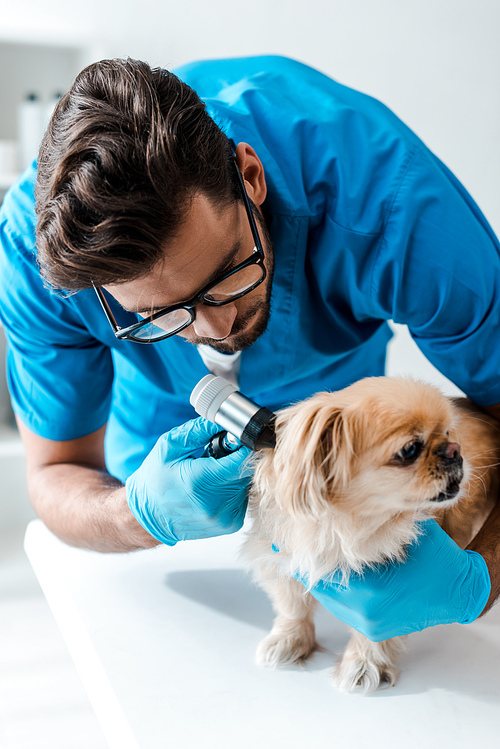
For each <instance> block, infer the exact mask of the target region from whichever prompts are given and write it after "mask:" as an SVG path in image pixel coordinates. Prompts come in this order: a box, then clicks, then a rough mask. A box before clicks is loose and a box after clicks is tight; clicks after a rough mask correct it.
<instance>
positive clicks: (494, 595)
mask: <svg viewBox="0 0 500 749" xmlns="http://www.w3.org/2000/svg"><path fill="white" fill-rule="evenodd" d="M483 411H486V413H488V414H489V415H490V416H493V418H494V419H496V420H497V421H498V428H499V429H500V403H498V404H496V405H495V406H488V407H486V408H483ZM467 548H468V549H471V550H472V551H477V552H479V554H481V556H482V557H484V560H485V562H486V564H487V565H488V570H489V573H490V579H491V593H490V597H489V598H488V602H487V604H486V606H485V607H484V610H483V613H482V614H481V616H483V615H484V614H486V613H487V612H488V611H489V610H490V609H491V607H492V606H493V604H494V603H495V601H496V600H497V599H498V598H499V596H500V497H499V498H497V504H496V506H495V507H494V509H493V511H492V512H491V513H490V516H489V517H488V519H487V520H486V522H485V524H484V525H483V527H482V528H481V530H480V531H479V533H478V534H477V535H476V536H475V538H474V539H473V540H472V541H471V543H470V544H469V546H468V547H467Z"/></svg>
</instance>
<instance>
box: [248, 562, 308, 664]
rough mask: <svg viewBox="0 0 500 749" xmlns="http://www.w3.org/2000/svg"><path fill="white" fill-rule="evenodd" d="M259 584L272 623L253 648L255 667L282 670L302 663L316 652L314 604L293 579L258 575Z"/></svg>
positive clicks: (299, 584) (300, 585) (302, 587)
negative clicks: (270, 606)
mask: <svg viewBox="0 0 500 749" xmlns="http://www.w3.org/2000/svg"><path fill="white" fill-rule="evenodd" d="M259 584H260V585H261V587H263V588H264V590H265V591H266V592H267V594H268V595H269V597H270V599H271V601H272V604H273V608H274V611H275V613H276V615H277V616H276V619H275V620H274V624H273V628H272V630H271V632H270V633H269V634H268V635H267V637H265V638H264V639H263V640H262V642H261V643H260V644H259V646H258V648H257V663H259V664H260V665H262V666H273V667H275V666H286V665H289V664H292V663H297V662H299V661H302V660H304V659H306V658H307V657H308V656H309V655H311V653H312V652H313V651H314V649H315V648H316V637H315V631H314V620H313V616H314V609H315V605H316V601H315V600H314V598H313V597H312V596H311V595H310V593H307V592H306V591H305V589H304V586H303V585H302V584H301V583H299V582H297V580H294V579H293V578H287V579H283V578H279V577H275V576H272V575H271V574H270V573H269V571H268V573H267V574H266V575H263V574H261V575H259Z"/></svg>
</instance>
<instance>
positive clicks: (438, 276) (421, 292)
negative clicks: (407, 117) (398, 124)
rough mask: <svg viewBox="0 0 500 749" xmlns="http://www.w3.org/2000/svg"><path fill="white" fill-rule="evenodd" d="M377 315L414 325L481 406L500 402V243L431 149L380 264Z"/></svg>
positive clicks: (416, 160)
mask: <svg viewBox="0 0 500 749" xmlns="http://www.w3.org/2000/svg"><path fill="white" fill-rule="evenodd" d="M370 299H371V303H372V305H373V307H372V313H373V314H374V315H376V316H379V317H385V318H386V319H393V320H394V321H395V322H398V323H403V324H406V325H407V326H408V328H409V331H410V333H411V335H412V337H413V338H414V340H415V341H416V343H417V344H418V346H419V348H420V349H421V350H422V352H423V353H424V355H425V356H426V357H427V359H428V360H429V361H430V362H431V363H432V364H433V365H434V366H435V367H437V369H439V370H440V371H441V372H442V373H443V374H444V375H445V376H446V377H448V378H449V379H450V380H451V381H452V382H454V383H455V384H456V385H457V386H458V387H459V388H460V389H461V390H462V391H463V392H465V393H466V394H467V395H468V396H469V397H470V398H471V399H472V400H474V401H475V402H476V403H478V404H479V405H485V406H486V405H491V404H493V403H498V402H500V345H499V338H500V246H499V242H498V240H497V238H496V237H495V235H494V233H493V231H492V229H491V227H490V226H489V224H488V222H487V221H486V219H485V217H484V216H483V215H482V213H481V211H480V210H479V208H478V207H477V205H476V204H475V203H474V201H473V200H472V198H471V197H470V195H469V194H468V193H467V191H466V190H465V188H464V187H463V186H462V185H461V183H460V182H459V181H458V180H457V179H456V177H454V175H453V174H452V173H451V172H450V171H449V170H448V169H447V168H446V167H445V166H444V165H443V164H442V163H441V162H440V161H439V160H438V159H437V158H436V157H435V156H433V154H432V153H430V152H429V151H428V150H427V149H425V148H424V147H422V148H421V149H418V150H417V151H416V152H415V153H414V155H413V159H412V160H411V162H410V163H409V164H408V167H407V169H406V172H405V174H404V175H403V177H402V179H401V182H400V184H399V187H398V189H397V191H396V193H395V197H394V199H393V201H392V204H391V206H390V211H389V213H388V216H387V220H386V224H385V227H384V232H383V235H382V237H381V239H380V241H379V244H378V248H377V254H376V259H375V262H374V264H373V272H372V278H371V288H370Z"/></svg>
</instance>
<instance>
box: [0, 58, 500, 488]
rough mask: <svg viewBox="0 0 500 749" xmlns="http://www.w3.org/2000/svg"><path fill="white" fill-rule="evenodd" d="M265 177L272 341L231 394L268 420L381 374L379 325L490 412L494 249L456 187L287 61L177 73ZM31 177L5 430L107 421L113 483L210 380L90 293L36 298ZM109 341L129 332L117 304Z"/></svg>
mask: <svg viewBox="0 0 500 749" xmlns="http://www.w3.org/2000/svg"><path fill="white" fill-rule="evenodd" d="M175 72H176V73H177V74H178V75H179V77H180V78H182V79H183V80H185V81H186V82H187V83H188V84H189V85H190V86H192V88H194V89H195V90H196V91H197V92H198V93H199V95H200V96H201V97H202V98H203V99H204V100H205V102H206V105H207V108H208V111H209V113H210V115H211V116H212V117H213V118H214V120H215V121H216V122H217V123H218V124H219V125H220V127H221V128H222V129H223V130H224V131H225V132H226V134H227V135H228V136H229V137H230V138H232V139H233V140H234V141H235V142H236V143H238V142H240V141H245V142H247V143H249V144H250V145H251V146H252V147H253V148H254V149H255V151H256V152H257V154H258V156H259V157H260V159H261V161H262V163H263V165H264V170H265V175H266V181H267V186H268V197H267V198H266V201H265V211H266V216H267V217H268V223H269V229H270V233H271V236H272V239H273V242H274V248H275V263H276V270H275V279H274V285H273V293H272V308H271V310H272V311H271V318H270V321H269V326H268V329H267V330H266V332H265V333H264V334H263V335H262V336H261V338H259V339H258V341H257V342H256V343H255V344H254V345H253V346H251V347H250V348H249V349H247V350H245V351H244V352H243V354H242V358H241V370H240V389H241V390H242V392H244V393H246V394H247V395H248V396H249V397H250V398H252V399H254V400H256V401H257V402H258V403H260V404H262V405H265V406H267V407H269V408H271V409H273V410H275V409H277V408H280V407H282V406H284V405H286V404H288V403H290V402H293V401H295V400H298V399H301V398H304V397H306V396H308V395H310V394H312V393H314V392H316V391H318V390H324V389H327V390H335V389H339V388H342V387H345V386H346V385H348V384H349V383H351V382H353V381H355V380H357V379H359V378H361V377H365V376H368V375H380V374H383V372H384V363H385V349H386V345H387V342H388V340H389V338H390V331H389V328H388V326H387V323H386V321H387V320H389V319H393V320H395V321H396V322H399V323H405V324H407V325H408V327H409V329H410V332H411V334H412V336H413V337H414V339H415V340H416V342H417V344H418V345H419V347H420V348H421V350H422V351H423V353H424V354H425V356H426V357H427V358H428V359H429V360H430V361H431V362H432V363H433V364H434V365H435V366H436V367H437V368H438V369H439V370H440V371H441V372H442V373H443V374H445V375H446V376H447V377H448V378H449V379H450V380H452V381H453V382H455V383H456V384H457V385H458V387H459V388H461V389H462V390H463V391H464V392H465V393H467V394H468V395H469V396H470V397H471V398H472V399H473V400H474V401H476V402H477V403H479V404H480V405H490V404H492V403H497V402H500V345H498V344H499V331H500V293H499V291H500V248H499V243H498V240H497V239H496V237H495V235H494V234H493V232H492V230H491V228H490V226H489V225H488V223H487V221H486V219H485V218H484V216H483V215H482V213H481V212H480V210H479V208H478V207H477V205H476V204H475V203H474V201H473V200H472V198H471V197H470V195H469V194H468V193H467V192H466V190H465V189H464V187H463V186H462V185H461V184H460V182H459V181H458V180H457V179H456V178H455V177H454V176H453V174H452V173H451V172H450V171H449V170H448V169H447V168H446V166H444V165H443V164H442V163H441V162H440V161H439V159H438V158H436V156H434V155H433V154H432V153H431V152H430V151H429V149H428V148H426V146H425V145H424V144H423V143H422V142H421V141H420V140H419V139H418V138H417V136H416V135H415V134H414V133H413V132H412V131H411V130H409V129H408V128H407V127H406V126H405V125H404V124H403V123H402V122H401V121H400V120H399V119H398V118H397V117H396V116H395V115H394V114H393V113H392V112H391V111H390V110H389V109H387V108H386V107H385V106H383V105H382V104H381V103H380V102H378V101H376V100H375V99H373V98H370V97H368V96H366V95H363V94H361V93H358V92H356V91H353V90H351V89H349V88H346V87H345V86H342V85H340V84H338V83H336V82H335V81H332V80H331V79H330V78H328V77H326V76H324V75H322V74H321V73H319V72H317V71H315V70H313V69H311V68H309V67H307V66H305V65H302V64H300V63H298V62H295V61H293V60H289V59H285V58H282V57H274V56H271V57H252V58H246V59H233V60H210V61H206V62H198V63H193V64H191V65H187V66H184V67H182V68H180V69H178V70H176V71H175ZM34 181H35V165H33V167H32V168H31V169H28V170H27V171H26V172H25V174H24V175H23V176H22V177H21V179H20V180H19V182H18V183H17V184H16V185H15V186H14V187H13V188H12V189H11V190H10V191H9V193H8V194H7V196H6V198H5V201H4V204H3V207H2V210H1V214H0V242H1V247H2V252H1V255H0V274H1V290H0V315H1V320H2V322H3V324H4V326H5V329H6V333H7V336H8V341H9V354H8V381H9V385H10V390H11V394H12V403H13V408H14V410H15V412H16V413H17V414H18V415H19V417H20V418H21V420H22V421H23V422H24V423H25V424H26V425H27V426H28V427H29V428H30V429H31V430H32V431H33V432H35V433H36V434H39V435H41V436H43V437H47V438H49V439H54V440H67V439H73V438H76V437H80V436H83V435H85V434H89V433H91V432H93V431H94V430H96V429H98V428H99V427H101V426H102V425H103V424H104V423H105V422H106V421H108V429H107V433H106V456H107V462H108V468H109V470H110V472H111V473H112V474H113V475H115V476H117V477H118V478H120V479H122V480H124V479H125V478H126V477H127V476H128V475H129V474H130V473H131V472H132V471H133V470H135V468H137V467H138V465H139V464H140V463H141V462H142V460H143V459H144V457H145V455H146V454H147V453H148V452H149V450H150V449H151V448H152V447H153V445H154V443H155V441H156V439H157V438H158V436H159V435H160V434H162V433H163V432H165V431H168V430H169V429H170V428H171V427H173V426H174V425H176V424H179V423H181V422H184V421H185V420H187V419H189V418H192V417H194V416H195V413H194V411H193V410H192V408H191V406H190V405H189V394H190V392H191V390H192V388H193V387H194V385H195V384H196V383H197V382H198V380H199V379H200V378H201V377H203V376H204V375H205V374H207V369H206V367H205V365H204V364H203V362H202V360H201V358H200V356H199V354H198V352H197V350H196V348H195V347H194V346H192V345H191V344H189V343H187V342H186V341H184V340H183V339H181V338H178V337H173V338H170V339H168V340H166V341H162V342H160V343H156V344H154V345H150V346H144V345H140V344H135V343H133V342H130V341H121V342H120V341H117V340H116V339H115V337H114V335H113V333H112V331H111V329H110V328H109V325H108V323H107V321H106V319H105V318H104V315H103V312H102V310H101V308H100V306H99V303H98V300H97V298H96V297H95V294H94V292H93V291H90V290H89V291H82V292H79V293H77V294H74V295H73V296H71V297H69V298H63V297H62V296H60V295H58V294H57V293H54V292H52V291H51V290H49V289H47V288H44V285H43V283H42V281H41V279H40V276H39V273H38V271H37V266H36V251H35V239H34V235H35V214H34V195H33V193H34ZM111 304H112V308H113V312H114V314H115V316H116V319H117V320H118V322H119V324H121V325H128V324H131V323H132V322H134V321H135V319H136V317H135V316H134V315H132V314H130V313H126V312H124V311H123V310H122V309H121V308H120V306H119V305H118V304H117V303H115V302H114V300H112V301H111Z"/></svg>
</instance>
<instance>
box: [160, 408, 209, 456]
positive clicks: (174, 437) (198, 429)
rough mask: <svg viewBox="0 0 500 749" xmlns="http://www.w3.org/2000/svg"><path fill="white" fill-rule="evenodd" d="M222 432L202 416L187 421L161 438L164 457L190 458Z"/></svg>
mask: <svg viewBox="0 0 500 749" xmlns="http://www.w3.org/2000/svg"><path fill="white" fill-rule="evenodd" d="M220 431H221V430H220V427H219V426H218V425H217V424H214V423H213V422H211V421H207V419H204V418H203V417H202V416H199V417H198V418H197V419H191V421H186V422H185V423H184V424H181V425H180V426H178V427H174V428H173V429H171V430H170V432H167V433H166V434H164V435H163V436H162V437H161V438H160V439H161V440H162V449H163V451H164V453H165V454H164V457H165V458H167V459H169V460H176V459H178V458H183V457H189V455H190V454H191V453H193V452H196V450H199V449H200V448H202V447H204V446H205V445H207V444H208V442H210V439H211V438H212V437H213V436H214V434H217V432H220Z"/></svg>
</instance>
